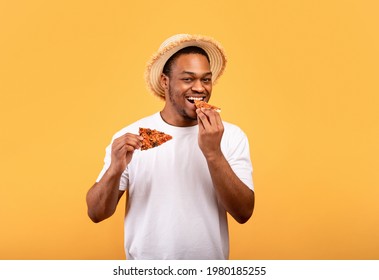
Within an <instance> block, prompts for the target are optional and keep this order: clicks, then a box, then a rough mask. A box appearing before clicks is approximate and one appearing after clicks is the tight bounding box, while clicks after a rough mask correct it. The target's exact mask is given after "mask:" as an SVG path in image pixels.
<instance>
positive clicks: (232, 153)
mask: <svg viewBox="0 0 379 280" xmlns="http://www.w3.org/2000/svg"><path fill="white" fill-rule="evenodd" d="M226 145H227V152H226V159H227V161H228V162H229V165H230V167H231V168H232V170H233V171H234V173H235V174H236V175H237V177H238V178H239V179H240V180H241V181H242V182H243V183H244V184H245V185H246V186H248V187H249V188H250V189H251V190H254V183H253V166H252V163H251V159H250V148H249V141H248V138H247V136H246V134H245V133H244V132H243V131H242V130H241V129H239V128H235V130H234V131H233V133H232V134H231V135H229V141H228V143H227V144H226Z"/></svg>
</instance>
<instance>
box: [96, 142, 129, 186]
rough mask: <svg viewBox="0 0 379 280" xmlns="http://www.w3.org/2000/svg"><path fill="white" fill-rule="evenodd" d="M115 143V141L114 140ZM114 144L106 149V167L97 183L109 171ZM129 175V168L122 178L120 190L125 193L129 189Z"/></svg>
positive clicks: (104, 166)
mask: <svg viewBox="0 0 379 280" xmlns="http://www.w3.org/2000/svg"><path fill="white" fill-rule="evenodd" d="M112 143H113V140H112ZM112 143H111V144H109V145H108V146H107V148H106V149H105V157H104V165H103V168H102V170H101V171H100V174H99V175H98V177H97V179H96V182H99V181H100V180H101V178H102V177H103V176H104V174H105V172H106V171H107V170H108V168H109V166H110V165H111V152H112ZM128 179H129V174H128V168H126V169H125V171H124V172H123V173H122V175H121V178H120V185H119V190H120V191H125V190H126V189H127V187H128V181H129V180H128Z"/></svg>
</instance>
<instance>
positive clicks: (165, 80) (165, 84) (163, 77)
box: [160, 73, 169, 90]
mask: <svg viewBox="0 0 379 280" xmlns="http://www.w3.org/2000/svg"><path fill="white" fill-rule="evenodd" d="M160 83H161V86H162V87H163V88H164V89H165V90H167V89H168V84H169V77H168V76H166V75H165V74H163V73H162V74H161V77H160Z"/></svg>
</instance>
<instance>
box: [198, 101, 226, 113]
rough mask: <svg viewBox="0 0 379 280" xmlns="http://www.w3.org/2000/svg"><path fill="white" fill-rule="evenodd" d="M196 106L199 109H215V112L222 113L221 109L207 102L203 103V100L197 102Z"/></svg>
mask: <svg viewBox="0 0 379 280" xmlns="http://www.w3.org/2000/svg"><path fill="white" fill-rule="evenodd" d="M195 106H196V107H197V108H207V109H213V110H215V111H216V112H218V113H220V112H221V108H219V107H216V106H213V105H211V104H209V103H207V102H205V101H202V100H195Z"/></svg>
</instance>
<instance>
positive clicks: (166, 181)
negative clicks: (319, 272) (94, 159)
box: [87, 34, 254, 259]
mask: <svg viewBox="0 0 379 280" xmlns="http://www.w3.org/2000/svg"><path fill="white" fill-rule="evenodd" d="M225 64H226V58H225V55H224V51H223V49H222V47H221V46H220V44H219V43H217V42H216V41H214V40H213V39H212V38H209V37H204V36H200V35H188V34H179V35H175V36H173V37H170V38H169V39H167V40H166V41H165V42H164V43H163V44H162V45H161V47H160V49H159V50H158V52H157V53H156V54H155V55H154V56H153V57H152V59H151V61H150V62H149V64H148V67H147V71H146V81H147V84H148V86H149V88H150V89H151V91H152V92H153V94H155V95H157V96H158V97H160V98H161V99H163V100H164V101H165V105H164V108H163V110H162V111H161V112H159V113H156V114H154V115H152V116H149V117H146V118H143V119H141V120H139V121H137V122H135V123H133V124H131V125H129V126H127V127H125V128H124V129H122V130H121V131H119V132H118V133H116V134H115V135H114V137H113V139H112V143H111V145H109V146H108V147H107V149H106V156H105V164H104V167H103V170H102V172H101V173H100V175H99V177H98V179H97V181H96V183H95V184H94V186H93V187H92V188H91V189H90V190H89V191H88V194H87V205H88V215H89V217H90V218H91V219H92V220H93V221H94V222H100V221H102V220H104V219H106V218H108V217H110V216H111V215H112V214H113V213H114V211H115V209H116V207H117V204H118V202H119V200H120V198H121V196H122V195H123V194H124V193H126V195H127V207H126V215H125V225H124V226H125V253H126V257H127V259H228V256H229V237H228V225H227V215H226V213H227V212H228V213H229V214H230V215H231V216H232V217H233V218H234V219H235V220H236V221H238V222H239V223H245V222H246V221H247V220H248V219H249V218H250V217H251V215H252V213H253V209H254V190H253V181H252V166H251V162H250V155H249V145H248V140H247V138H246V136H245V134H244V133H243V132H242V131H241V130H240V129H239V128H238V127H237V126H235V125H232V124H229V123H226V122H223V121H222V120H221V117H220V114H219V113H218V112H216V111H215V110H212V109H196V107H195V105H194V100H195V99H198V100H199V99H201V100H204V101H208V100H209V99H210V97H211V92H212V86H213V83H214V82H215V81H216V80H217V79H218V77H219V76H220V75H221V74H222V72H223V71H224V68H225ZM139 127H145V128H151V129H156V130H158V131H162V132H165V133H167V134H169V135H172V136H173V139H172V140H170V141H168V142H166V143H164V144H162V145H160V146H158V147H155V148H152V149H149V150H144V151H141V150H140V147H141V141H142V139H143V138H142V137H141V136H139V134H138V129H139Z"/></svg>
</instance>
